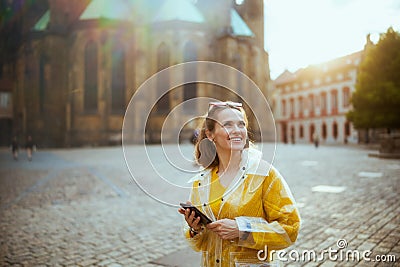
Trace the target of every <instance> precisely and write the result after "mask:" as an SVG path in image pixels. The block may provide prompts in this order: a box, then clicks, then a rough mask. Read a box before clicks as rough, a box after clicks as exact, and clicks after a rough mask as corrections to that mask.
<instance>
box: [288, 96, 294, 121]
mask: <svg viewBox="0 0 400 267" xmlns="http://www.w3.org/2000/svg"><path fill="white" fill-rule="evenodd" d="M289 102H290V104H289V105H290V107H289V108H290V117H291V118H294V99H293V98H291V99H290V100H289Z"/></svg>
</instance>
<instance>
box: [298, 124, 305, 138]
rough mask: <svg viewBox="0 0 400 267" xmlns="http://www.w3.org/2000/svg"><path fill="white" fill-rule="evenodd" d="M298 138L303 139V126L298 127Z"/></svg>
mask: <svg viewBox="0 0 400 267" xmlns="http://www.w3.org/2000/svg"><path fill="white" fill-rule="evenodd" d="M299 137H300V138H304V128H303V125H300V127H299Z"/></svg>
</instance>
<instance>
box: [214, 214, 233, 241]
mask: <svg viewBox="0 0 400 267" xmlns="http://www.w3.org/2000/svg"><path fill="white" fill-rule="evenodd" d="M207 228H208V229H209V230H211V231H213V232H214V233H216V234H217V235H218V236H219V237H220V238H221V239H225V240H229V239H235V238H237V237H239V228H238V226H237V223H236V221H235V220H231V219H222V220H218V221H215V222H212V223H209V224H207Z"/></svg>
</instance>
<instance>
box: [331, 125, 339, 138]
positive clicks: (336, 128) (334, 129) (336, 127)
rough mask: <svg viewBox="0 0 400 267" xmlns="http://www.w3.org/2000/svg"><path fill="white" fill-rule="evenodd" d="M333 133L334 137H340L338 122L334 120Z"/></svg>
mask: <svg viewBox="0 0 400 267" xmlns="http://www.w3.org/2000/svg"><path fill="white" fill-rule="evenodd" d="M332 134H333V138H335V139H337V137H338V125H337V123H336V122H333V125H332Z"/></svg>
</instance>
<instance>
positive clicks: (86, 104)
mask: <svg viewBox="0 0 400 267" xmlns="http://www.w3.org/2000/svg"><path fill="white" fill-rule="evenodd" d="M97 50H98V49H97V44H96V43H95V42H94V41H89V42H88V43H87V44H86V47H85V92H84V96H83V109H84V111H85V112H90V113H92V112H97V95H98V88H97V87H98V81H97V75H98V59H97Z"/></svg>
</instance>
